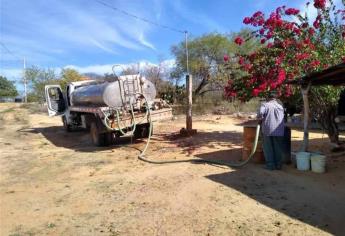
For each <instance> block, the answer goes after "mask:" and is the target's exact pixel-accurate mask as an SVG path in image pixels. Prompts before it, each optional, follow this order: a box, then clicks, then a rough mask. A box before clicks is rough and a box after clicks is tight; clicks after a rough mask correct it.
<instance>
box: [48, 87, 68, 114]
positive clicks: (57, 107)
mask: <svg viewBox="0 0 345 236" xmlns="http://www.w3.org/2000/svg"><path fill="white" fill-rule="evenodd" d="M45 97H46V101H47V107H48V115H49V116H57V115H61V114H63V113H64V112H65V111H66V102H65V99H64V96H63V94H62V91H61V87H60V86H59V85H46V86H45Z"/></svg>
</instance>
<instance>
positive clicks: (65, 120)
mask: <svg viewBox="0 0 345 236" xmlns="http://www.w3.org/2000/svg"><path fill="white" fill-rule="evenodd" d="M62 123H63V127H64V129H65V131H66V132H71V131H72V126H71V125H70V124H68V123H67V119H66V116H62Z"/></svg>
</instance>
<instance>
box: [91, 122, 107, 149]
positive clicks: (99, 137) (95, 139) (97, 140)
mask: <svg viewBox="0 0 345 236" xmlns="http://www.w3.org/2000/svg"><path fill="white" fill-rule="evenodd" d="M90 134H91V139H92V143H93V144H94V145H96V146H99V147H100V146H105V141H106V140H105V138H106V137H105V135H106V134H105V133H100V132H99V129H98V126H97V124H96V122H92V123H91V125H90Z"/></svg>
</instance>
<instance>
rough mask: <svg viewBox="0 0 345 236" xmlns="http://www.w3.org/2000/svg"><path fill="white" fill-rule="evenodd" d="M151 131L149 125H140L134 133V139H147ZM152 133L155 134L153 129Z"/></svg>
mask: <svg viewBox="0 0 345 236" xmlns="http://www.w3.org/2000/svg"><path fill="white" fill-rule="evenodd" d="M149 131H150V124H149V123H146V124H141V125H138V126H137V127H136V129H135V131H134V138H147V137H149ZM151 132H152V134H153V129H152V130H151Z"/></svg>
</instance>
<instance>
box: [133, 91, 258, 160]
mask: <svg viewBox="0 0 345 236" xmlns="http://www.w3.org/2000/svg"><path fill="white" fill-rule="evenodd" d="M144 99H145V100H146V98H145V96H144ZM146 102H147V100H146ZM148 120H149V123H150V128H149V136H148V138H147V141H146V145H145V147H144V149H143V151H142V152H141V153H140V154H139V156H138V158H139V160H142V161H145V162H148V163H151V164H172V163H181V162H200V163H209V164H215V165H222V166H229V167H242V166H244V165H246V164H247V163H249V161H250V160H251V159H252V158H253V156H254V154H255V152H256V148H257V146H258V140H259V135H260V125H259V124H258V125H257V126H256V133H255V139H254V143H253V148H252V151H251V153H250V154H249V157H248V159H247V160H245V161H243V162H239V163H234V162H226V161H215V160H205V159H185V160H164V161H155V160H150V159H148V158H145V152H146V150H147V148H148V146H149V144H150V140H151V136H152V120H151V110H150V108H149V107H148Z"/></svg>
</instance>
